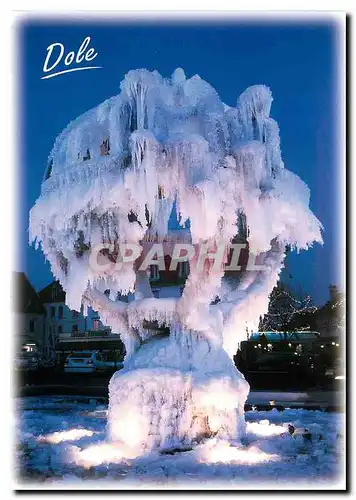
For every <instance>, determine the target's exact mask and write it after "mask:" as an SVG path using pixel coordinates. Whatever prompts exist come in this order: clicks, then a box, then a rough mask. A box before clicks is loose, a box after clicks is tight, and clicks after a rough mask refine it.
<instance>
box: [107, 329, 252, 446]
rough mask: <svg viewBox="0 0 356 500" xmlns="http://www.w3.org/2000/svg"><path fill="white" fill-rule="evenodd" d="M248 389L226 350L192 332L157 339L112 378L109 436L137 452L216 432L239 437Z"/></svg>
mask: <svg viewBox="0 0 356 500" xmlns="http://www.w3.org/2000/svg"><path fill="white" fill-rule="evenodd" d="M187 338H189V336H187ZM248 392H249V384H248V382H247V381H246V380H245V378H244V376H243V375H242V374H241V373H240V372H239V371H238V370H237V368H236V367H235V366H234V364H233V362H232V360H231V359H230V358H229V356H228V355H227V354H226V352H225V351H224V350H222V349H216V348H212V347H210V346H209V344H208V343H207V342H206V341H204V339H199V340H197V339H195V338H194V337H193V336H191V337H190V338H189V341H188V342H185V343H184V344H181V343H178V342H177V339H176V338H175V337H174V336H169V337H164V338H160V339H158V338H152V339H150V340H149V341H148V342H147V343H145V344H143V345H142V346H141V348H140V349H139V350H138V351H137V352H136V353H135V354H133V355H132V356H131V358H130V359H129V361H128V362H127V364H125V367H124V369H123V370H121V371H118V372H116V373H115V374H114V375H113V377H112V378H111V380H110V384H109V414H108V415H109V416H108V435H109V436H108V437H109V439H110V440H112V441H114V442H120V443H122V444H125V446H128V447H130V448H131V449H132V450H133V451H134V454H137V455H141V454H142V453H145V452H147V451H149V450H152V449H160V450H170V449H186V448H189V447H191V446H193V445H195V444H196V443H198V442H199V441H201V440H202V439H204V438H208V437H212V436H216V437H218V438H221V439H226V440H233V441H235V440H239V439H240V438H241V437H243V435H244V434H245V420H244V404H245V401H246V399H247V396H248Z"/></svg>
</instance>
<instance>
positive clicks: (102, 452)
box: [73, 443, 136, 468]
mask: <svg viewBox="0 0 356 500" xmlns="http://www.w3.org/2000/svg"><path fill="white" fill-rule="evenodd" d="M128 455H129V453H127V449H125V450H124V449H123V448H122V447H121V446H119V445H118V444H109V443H100V444H96V445H92V446H89V447H88V448H86V449H84V450H80V451H78V450H74V452H73V459H74V462H75V463H76V464H77V465H80V466H82V467H85V468H90V467H93V466H96V465H101V464H107V463H116V462H121V461H122V459H123V458H124V457H127V458H134V457H135V456H136V455H134V454H131V456H128Z"/></svg>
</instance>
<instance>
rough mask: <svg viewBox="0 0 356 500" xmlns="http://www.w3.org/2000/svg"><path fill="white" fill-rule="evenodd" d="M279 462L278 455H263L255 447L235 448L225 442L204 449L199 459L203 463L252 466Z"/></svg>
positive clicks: (263, 453) (262, 452)
mask: <svg viewBox="0 0 356 500" xmlns="http://www.w3.org/2000/svg"><path fill="white" fill-rule="evenodd" d="M278 460H280V457H279V455H271V454H268V453H265V452H264V451H262V450H260V449H259V448H257V447H254V446H252V447H251V448H247V449H244V448H235V447H234V446H230V444H229V443H227V442H226V441H223V442H219V443H217V444H215V445H214V446H211V447H206V449H204V450H203V453H202V455H201V457H200V461H201V462H204V463H219V462H220V463H235V464H246V465H254V464H259V463H265V462H270V461H278Z"/></svg>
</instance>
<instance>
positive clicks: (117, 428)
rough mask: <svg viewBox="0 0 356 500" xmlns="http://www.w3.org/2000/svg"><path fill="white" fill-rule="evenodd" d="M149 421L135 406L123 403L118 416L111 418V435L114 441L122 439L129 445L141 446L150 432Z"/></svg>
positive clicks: (133, 446)
mask: <svg viewBox="0 0 356 500" xmlns="http://www.w3.org/2000/svg"><path fill="white" fill-rule="evenodd" d="M148 429H149V423H148V421H147V419H146V418H145V417H144V416H143V415H141V414H140V412H139V409H138V408H137V407H135V406H130V405H129V404H127V405H122V406H121V407H120V408H119V409H118V410H117V418H115V419H111V420H110V436H111V439H112V440H113V441H116V442H117V441H122V442H124V443H127V445H128V446H130V447H132V448H135V447H140V445H141V443H142V442H143V441H145V437H146V436H147V434H148Z"/></svg>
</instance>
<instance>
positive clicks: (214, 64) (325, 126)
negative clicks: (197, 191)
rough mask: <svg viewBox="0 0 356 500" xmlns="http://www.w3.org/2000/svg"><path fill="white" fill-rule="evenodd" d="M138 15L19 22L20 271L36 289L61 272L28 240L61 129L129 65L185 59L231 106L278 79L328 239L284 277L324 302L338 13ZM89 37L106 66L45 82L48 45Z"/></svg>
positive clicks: (332, 265) (330, 253)
mask: <svg viewBox="0 0 356 500" xmlns="http://www.w3.org/2000/svg"><path fill="white" fill-rule="evenodd" d="M270 18H271V16H269V19H270ZM130 22H131V24H128V23H127V22H126V23H125V24H123V23H122V22H121V23H120V22H118V21H117V22H113V21H111V22H110V23H108V22H107V21H102V22H101V21H96V22H95V23H93V22H91V23H89V22H83V23H80V24H78V23H77V24H75V23H74V22H71V23H63V22H59V20H57V21H48V20H47V21H45V22H42V23H40V22H38V21H31V22H30V21H26V22H22V24H21V25H19V26H18V28H17V29H18V47H19V73H18V75H19V76H18V78H19V81H20V85H19V107H18V108H19V125H20V130H19V138H18V139H19V142H18V144H19V145H21V151H20V155H19V156H20V164H19V168H18V174H19V175H18V179H21V181H22V182H21V185H19V188H18V199H17V206H18V207H19V209H18V214H19V229H20V231H19V236H18V249H17V251H18V255H17V269H16V270H20V271H24V272H25V273H26V274H27V276H28V277H29V279H30V281H31V282H32V284H33V285H34V286H35V288H36V289H37V290H39V289H41V288H42V287H44V286H45V285H47V284H48V283H49V282H50V281H52V279H53V278H52V275H51V273H50V270H49V265H48V264H47V263H45V260H44V256H43V254H42V253H41V252H40V251H39V250H38V251H35V249H34V248H33V247H29V246H28V212H29V210H30V208H31V207H32V205H33V204H34V202H35V201H36V198H37V197H38V196H39V194H40V184H41V181H42V178H43V174H44V170H45V167H46V163H47V158H48V155H49V153H50V151H51V149H52V146H53V142H54V140H55V138H56V136H57V135H58V134H59V133H60V132H61V131H62V130H63V128H65V126H66V125H67V124H68V122H69V121H71V120H73V119H74V118H76V117H77V116H78V115H80V114H82V113H84V112H85V111H87V110H88V109H90V108H92V107H94V106H97V105H98V104H100V103H101V102H103V101H104V100H105V99H107V98H109V97H111V96H113V95H115V94H118V93H119V83H120V81H121V80H122V79H123V77H124V75H125V73H127V72H128V71H129V70H130V69H136V68H147V69H149V70H154V69H156V70H158V71H159V72H160V73H161V74H162V75H163V76H167V77H169V76H170V75H171V74H172V72H173V71H174V69H175V68H177V67H182V68H183V69H184V71H185V73H186V75H187V77H191V76H193V75H194V74H199V75H200V76H201V77H202V78H203V79H204V80H207V81H208V82H209V83H210V84H211V85H212V86H213V87H214V88H215V89H216V90H217V92H218V93H219V95H220V98H221V99H222V101H223V102H225V103H226V104H228V105H230V106H235V105H236V100H237V97H238V96H239V94H240V93H241V92H243V90H244V89H245V88H246V87H248V86H250V85H254V84H265V85H268V86H269V87H270V89H271V91H272V93H273V96H274V101H273V104H272V110H271V115H272V117H273V118H274V119H276V120H277V122H278V123H279V126H280V135H281V148H282V158H283V161H284V163H285V166H286V167H287V168H288V169H289V170H292V171H293V172H295V173H296V174H298V175H299V176H300V177H301V178H302V179H303V180H304V181H305V182H306V183H307V184H308V186H309V187H310V189H311V209H312V210H313V212H314V213H315V214H316V216H317V217H318V218H319V219H320V221H321V222H322V224H323V226H324V228H325V231H324V233H323V237H324V246H322V247H321V246H320V245H319V246H315V247H314V248H313V249H311V250H309V251H308V252H301V253H300V254H298V255H297V254H295V253H294V254H292V255H290V256H289V257H288V268H287V270H286V271H285V276H286V277H288V280H289V284H290V285H291V286H294V288H295V290H299V291H302V292H305V293H310V294H311V295H312V297H313V299H314V301H315V303H316V304H321V303H323V302H325V301H326V300H327V299H328V286H329V284H331V283H338V282H339V281H340V280H339V277H338V265H337V259H338V253H339V249H338V242H337V237H338V233H337V229H336V226H337V214H336V211H337V206H338V193H337V191H336V181H337V178H338V168H339V166H338V163H337V159H338V153H337V146H338V144H337V123H338V119H339V116H338V112H339V107H338V102H337V100H338V94H337V88H336V83H337V82H336V80H337V77H338V75H337V71H338V62H337V49H336V34H337V27H336V25H334V24H331V22H330V21H328V22H316V21H309V22H307V23H305V22H304V23H303V24H301V23H297V22H296V21H294V22H293V23H290V22H289V24H287V23H286V22H285V21H284V22H283V23H279V24H276V23H275V24H273V23H271V22H270V21H269V22H268V23H267V22H263V23H261V22H260V23H257V22H256V21H254V22H252V21H249V22H247V21H246V20H241V21H240V22H238V23H237V22H234V23H233V22H230V23H229V24H227V23H224V22H223V21H219V22H216V23H215V24H212V23H211V22H210V23H209V24H207V23H199V22H194V23H193V22H191V23H188V22H186V21H185V22H184V24H177V23H175V24H172V23H169V22H168V21H163V20H160V21H159V23H158V22H157V23H155V24H153V23H151V24H147V23H145V24H143V23H141V24H132V23H133V21H130ZM86 36H90V37H91V46H93V47H94V48H95V50H96V52H97V53H98V56H97V57H96V59H95V60H94V61H93V63H95V65H98V66H102V67H103V68H102V69H96V70H90V71H77V72H73V73H68V74H65V75H60V76H58V77H55V78H52V79H47V80H41V76H43V73H42V68H43V63H44V59H45V56H46V53H47V52H46V49H47V46H48V45H50V44H51V43H53V42H61V43H63V44H64V46H65V53H67V52H69V51H70V50H75V51H77V50H78V48H79V46H80V44H81V42H82V41H83V40H84V38H85V37H86ZM62 66H63V64H62ZM20 200H22V203H21V201H20Z"/></svg>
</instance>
